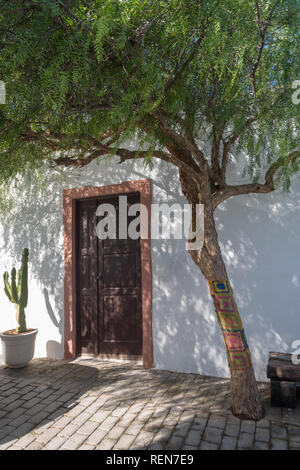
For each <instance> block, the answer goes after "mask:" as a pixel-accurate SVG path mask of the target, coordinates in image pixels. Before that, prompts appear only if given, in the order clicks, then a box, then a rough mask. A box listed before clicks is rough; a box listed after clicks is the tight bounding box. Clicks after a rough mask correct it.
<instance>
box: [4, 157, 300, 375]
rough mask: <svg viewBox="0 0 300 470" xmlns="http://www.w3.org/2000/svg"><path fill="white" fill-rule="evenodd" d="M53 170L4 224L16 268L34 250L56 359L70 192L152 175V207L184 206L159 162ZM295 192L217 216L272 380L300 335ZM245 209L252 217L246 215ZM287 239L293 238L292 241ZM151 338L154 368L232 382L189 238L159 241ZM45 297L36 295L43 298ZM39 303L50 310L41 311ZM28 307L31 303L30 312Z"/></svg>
mask: <svg viewBox="0 0 300 470" xmlns="http://www.w3.org/2000/svg"><path fill="white" fill-rule="evenodd" d="M54 176H55V174H54V173H49V175H48V176H47V180H46V187H47V189H46V190H45V191H44V194H39V193H38V192H37V191H36V183H35V181H34V179H33V177H32V178H30V177H29V178H28V180H27V181H26V184H24V185H23V186H22V188H21V190H20V191H18V192H17V194H16V198H15V200H16V201H17V203H16V204H14V207H13V209H12V211H11V212H10V213H9V214H8V216H7V217H6V220H5V226H4V231H3V240H2V248H1V258H2V257H3V258H5V259H6V257H7V259H8V258H9V266H10V265H11V263H12V262H16V261H17V262H18V261H19V257H20V253H21V252H22V249H23V247H24V246H28V248H29V250H30V276H31V282H33V280H35V282H37V288H36V290H34V289H32V290H31V291H30V293H29V296H30V297H29V298H30V299H31V300H30V301H31V302H34V298H35V299H36V300H35V302H36V303H37V305H36V307H35V308H36V311H37V312H38V314H39V316H40V324H39V325H37V326H38V327H39V337H40V338H39V339H38V341H44V346H43V347H44V350H45V353H46V354H47V356H48V357H62V355H63V328H64V320H63V298H64V295H63V294H64V293H63V282H64V279H63V276H64V269H63V265H64V259H63V256H64V251H63V225H62V190H63V188H71V187H78V186H100V185H101V186H102V185H108V184H118V183H120V182H122V181H126V180H132V179H142V178H146V177H150V178H151V179H152V186H153V202H155V203H162V202H170V203H174V202H177V203H178V202H179V203H182V204H184V203H186V200H185V198H184V197H183V196H182V194H181V191H180V187H179V182H178V174H177V170H176V169H175V168H174V167H172V166H170V165H168V164H166V163H165V162H162V161H159V160H155V161H154V164H153V168H152V169H150V168H149V167H148V168H145V167H144V165H143V163H142V162H139V161H137V162H135V164H134V165H133V164H132V163H131V162H125V163H123V164H122V165H119V164H117V160H113V161H110V162H109V163H107V164H106V162H104V163H101V165H99V166H98V165H97V163H96V162H93V163H92V164H90V165H88V166H87V167H85V168H83V169H68V170H63V171H62V176H60V177H59V178H56V177H54ZM299 199H300V196H298V195H297V194H296V193H292V194H290V195H286V196H283V195H282V194H281V193H279V192H278V193H275V194H273V195H263V196H246V197H243V196H239V198H235V199H234V200H229V201H227V202H226V203H224V204H223V206H222V207H220V208H219V209H218V210H217V211H216V220H217V226H218V230H219V238H220V241H221V245H222V250H223V254H224V256H225V260H226V262H227V267H228V272H229V275H230V278H231V280H232V284H233V287H234V289H235V294H236V299H237V303H238V306H239V309H240V312H241V315H242V318H243V319H244V326H245V329H246V333H247V335H248V340H249V343H250V347H251V349H252V352H253V359H254V363H255V367H256V373H257V375H258V377H259V378H260V379H264V378H265V369H266V362H267V354H268V351H269V350H274V349H278V350H288V349H289V347H290V344H291V342H292V341H293V340H294V339H298V338H297V337H294V336H295V335H296V336H297V335H298V336H299V338H300V331H299V334H298V333H295V331H296V330H297V325H298V324H299V322H298V320H297V319H298V315H299V313H300V312H299V311H298V305H299V300H300V295H299V283H300V266H299V261H298V259H299V256H298V253H299V250H300V236H299V230H298V228H299V226H300V212H299V211H300V209H299V207H300V206H299ZM245 208H246V210H245ZM283 240H286V241H285V242H284V241H283ZM152 269H153V340H154V358H155V365H156V367H159V368H163V369H169V370H178V371H186V372H200V373H202V374H208V375H214V376H227V375H228V367H227V359H226V355H225V350H224V344H223V340H222V337H221V333H220V331H219V327H218V325H217V322H216V319H215V314H214V311H213V306H212V302H211V298H210V295H209V291H208V287H207V285H206V282H205V280H204V278H203V276H202V274H201V273H200V271H199V269H198V268H197V266H196V265H195V264H194V263H193V261H192V259H191V257H190V256H189V254H188V252H187V251H186V249H185V240H153V241H152ZM37 290H38V291H39V292H36V291H37ZM41 301H42V302H43V305H41ZM29 308H30V305H29V306H28V310H29Z"/></svg>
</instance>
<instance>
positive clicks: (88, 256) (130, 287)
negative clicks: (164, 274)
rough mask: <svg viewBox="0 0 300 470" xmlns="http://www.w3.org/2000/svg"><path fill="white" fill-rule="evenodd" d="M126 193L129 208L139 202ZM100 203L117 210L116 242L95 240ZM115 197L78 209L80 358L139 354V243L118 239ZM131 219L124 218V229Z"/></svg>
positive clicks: (81, 204) (85, 203)
mask: <svg viewBox="0 0 300 470" xmlns="http://www.w3.org/2000/svg"><path fill="white" fill-rule="evenodd" d="M139 200H140V198H139V194H128V195H127V209H128V208H129V207H130V206H131V205H133V204H137V203H139ZM100 204H110V205H111V206H113V207H114V208H115V212H116V219H117V220H116V239H106V240H102V239H99V238H98V237H97V234H96V227H97V223H99V222H100V220H101V219H102V218H103V216H102V217H100V216H97V215H96V210H97V207H98V206H99V205H100ZM119 209H120V208H119V198H118V196H110V197H105V198H97V199H86V200H82V201H79V202H78V205H77V221H78V225H77V237H76V238H77V338H78V345H77V350H78V353H79V354H96V355H98V354H104V355H109V356H115V355H116V356H128V357H140V356H141V355H142V346H143V344H142V304H141V245H140V238H138V239H137V240H132V239H124V238H122V237H121V236H119ZM134 219H135V216H128V218H127V227H125V229H126V228H128V226H129V224H130V222H132V221H133V220H134Z"/></svg>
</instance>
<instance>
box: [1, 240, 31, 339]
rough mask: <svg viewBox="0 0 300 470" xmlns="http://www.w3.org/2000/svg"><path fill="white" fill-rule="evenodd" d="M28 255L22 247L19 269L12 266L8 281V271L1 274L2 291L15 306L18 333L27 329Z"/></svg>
mask: <svg viewBox="0 0 300 470" xmlns="http://www.w3.org/2000/svg"><path fill="white" fill-rule="evenodd" d="M28 255H29V251H28V248H24V250H23V253H22V263H21V269H19V270H18V273H17V271H16V268H12V270H11V282H10V283H9V274H8V272H7V271H6V272H5V273H4V274H3V280H4V292H5V294H6V295H7V297H8V299H9V300H10V301H11V302H12V303H14V304H15V307H16V318H17V323H18V326H17V332H18V333H24V332H25V331H27V327H26V317H25V308H26V307H27V301H28ZM16 278H17V280H16Z"/></svg>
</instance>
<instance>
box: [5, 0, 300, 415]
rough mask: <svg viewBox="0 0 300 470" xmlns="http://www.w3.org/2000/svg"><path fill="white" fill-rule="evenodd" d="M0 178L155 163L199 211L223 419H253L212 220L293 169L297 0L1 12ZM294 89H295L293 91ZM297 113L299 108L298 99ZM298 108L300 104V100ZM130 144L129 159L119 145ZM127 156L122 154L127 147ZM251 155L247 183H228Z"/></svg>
mask: <svg viewBox="0 0 300 470" xmlns="http://www.w3.org/2000/svg"><path fill="white" fill-rule="evenodd" d="M0 5H1V6H0V51H1V56H0V67H1V68H0V70H1V77H0V79H2V80H3V81H5V83H6V90H7V104H6V105H1V106H0V113H1V114H0V135H1V142H0V174H1V178H2V180H5V181H7V180H9V179H11V178H13V177H14V176H16V175H17V174H20V173H22V172H24V171H26V169H28V168H37V167H39V166H41V165H44V164H45V162H47V163H48V164H49V163H50V165H64V166H84V165H88V164H89V163H90V162H91V161H92V160H95V159H99V158H101V157H103V156H105V155H109V154H112V155H113V154H114V155H117V156H119V157H120V162H121V163H122V162H124V161H125V160H128V159H136V158H139V159H145V162H146V163H149V162H151V161H153V159H155V158H158V159H162V160H164V161H166V162H169V163H171V164H173V165H175V166H176V167H178V171H179V178H180V182H181V188H182V191H183V193H184V195H185V196H186V198H187V200H188V202H189V203H190V204H192V207H193V211H192V212H193V218H192V225H193V228H194V227H195V220H196V207H197V206H196V205H197V204H203V205H204V220H205V233H204V244H203V248H202V250H198V251H197V250H194V251H190V255H191V256H192V258H193V260H194V262H195V263H196V264H197V266H199V268H200V270H201V271H202V273H203V275H204V277H205V278H206V280H207V281H208V283H209V286H210V290H211V294H212V297H213V300H214V304H215V309H216V314H217V317H218V321H219V324H220V326H221V330H222V334H223V337H224V340H225V346H226V351H227V356H228V362H229V367H230V372H231V383H232V407H233V412H234V413H235V414H236V415H239V416H243V417H247V418H249V419H259V418H261V416H262V406H261V403H260V400H259V396H258V391H257V385H256V382H255V377H254V373H253V367H252V363H251V356H250V351H249V347H248V345H247V341H246V337H245V333H244V330H243V326H242V322H241V318H240V316H239V313H238V310H237V306H236V303H235V301H234V297H233V293H232V288H231V286H230V282H229V279H228V275H227V271H226V267H225V264H224V261H223V258H222V255H221V250H220V247H219V244H218V236H217V231H216V227H215V221H214V211H215V209H216V208H217V207H218V206H219V204H221V203H222V202H223V201H225V200H226V199H228V198H230V197H236V196H238V195H240V194H250V193H257V194H264V193H269V192H271V191H274V190H275V188H276V187H279V186H280V185H283V187H284V188H288V186H289V179H290V176H291V175H292V174H293V173H295V172H296V171H298V169H299V162H300V159H299V157H300V148H299V124H300V119H299V117H300V111H299V106H296V105H295V104H293V100H292V94H293V92H294V94H295V90H293V88H292V86H293V81H295V80H297V79H299V78H300V62H299V56H300V54H299V52H300V51H299V43H300V41H299V1H298V0H222V1H221V0H189V1H183V0H151V1H150V0H95V1H93V2H92V1H89V2H87V1H83V0H73V1H72V0H22V1H20V0H10V1H4V0H1V4H0ZM296 91H297V90H296ZM294 101H295V100H294ZM296 101H297V100H296ZM133 137H135V138H137V142H138V144H137V148H136V150H135V151H132V150H127V149H126V148H124V142H126V141H128V139H131V138H133ZM122 144H123V146H122ZM233 152H234V154H235V155H236V158H238V159H239V160H241V158H242V155H243V154H246V155H247V159H246V160H247V163H246V169H247V175H248V180H249V181H248V183H246V184H237V185H233V184H230V183H229V182H228V172H229V162H231V164H230V176H231V175H232V172H234V171H235V170H234V165H233V162H232V161H231V160H232V155H233Z"/></svg>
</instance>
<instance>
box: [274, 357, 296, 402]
mask: <svg viewBox="0 0 300 470" xmlns="http://www.w3.org/2000/svg"><path fill="white" fill-rule="evenodd" d="M267 377H268V378H269V379H271V405H272V406H285V407H287V408H296V382H299V381H300V364H299V365H297V364H293V362H292V354H287V353H278V352H270V353H269V362H268V367H267Z"/></svg>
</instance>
